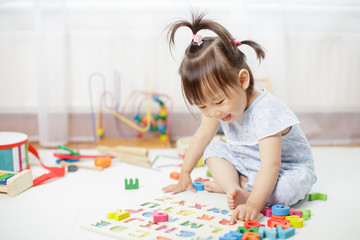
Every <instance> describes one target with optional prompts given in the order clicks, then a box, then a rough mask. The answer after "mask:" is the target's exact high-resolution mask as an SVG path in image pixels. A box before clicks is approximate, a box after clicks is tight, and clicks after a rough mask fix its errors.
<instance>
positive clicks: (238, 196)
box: [227, 187, 250, 210]
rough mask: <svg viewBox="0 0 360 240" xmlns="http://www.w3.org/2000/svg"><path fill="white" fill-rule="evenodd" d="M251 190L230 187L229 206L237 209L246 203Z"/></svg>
mask: <svg viewBox="0 0 360 240" xmlns="http://www.w3.org/2000/svg"><path fill="white" fill-rule="evenodd" d="M249 195H250V192H248V191H246V190H245V189H242V188H240V187H239V188H230V189H229V191H228V193H227V201H228V206H229V208H230V209H231V210H233V209H235V208H236V207H237V206H238V205H240V204H244V203H246V201H247V199H248V198H249Z"/></svg>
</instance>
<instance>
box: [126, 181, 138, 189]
mask: <svg viewBox="0 0 360 240" xmlns="http://www.w3.org/2000/svg"><path fill="white" fill-rule="evenodd" d="M125 189H126V190H129V189H139V179H138V178H135V183H134V180H133V179H132V178H130V180H129V181H128V179H127V178H125Z"/></svg>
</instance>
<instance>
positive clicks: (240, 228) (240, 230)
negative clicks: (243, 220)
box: [237, 226, 259, 233]
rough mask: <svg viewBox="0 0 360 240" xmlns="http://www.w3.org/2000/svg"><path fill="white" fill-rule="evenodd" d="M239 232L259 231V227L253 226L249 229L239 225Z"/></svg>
mask: <svg viewBox="0 0 360 240" xmlns="http://www.w3.org/2000/svg"><path fill="white" fill-rule="evenodd" d="M237 232H240V233H246V232H256V233H257V232H259V228H258V227H252V228H249V229H247V228H246V227H243V226H240V227H238V229H237Z"/></svg>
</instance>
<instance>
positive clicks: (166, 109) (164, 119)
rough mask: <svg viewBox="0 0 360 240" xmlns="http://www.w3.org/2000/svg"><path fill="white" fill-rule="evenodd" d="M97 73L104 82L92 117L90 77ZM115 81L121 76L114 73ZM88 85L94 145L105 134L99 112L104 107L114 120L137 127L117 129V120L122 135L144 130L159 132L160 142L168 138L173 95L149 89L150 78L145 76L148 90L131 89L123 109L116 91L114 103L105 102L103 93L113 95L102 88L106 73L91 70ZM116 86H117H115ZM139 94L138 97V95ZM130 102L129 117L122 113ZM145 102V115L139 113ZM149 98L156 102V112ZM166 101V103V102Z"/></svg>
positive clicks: (118, 82)
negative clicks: (157, 107)
mask: <svg viewBox="0 0 360 240" xmlns="http://www.w3.org/2000/svg"><path fill="white" fill-rule="evenodd" d="M96 76H98V77H100V80H101V81H102V85H103V93H102V96H101V98H100V104H99V111H98V113H97V116H96V117H95V111H94V104H93V96H92V95H93V93H92V81H93V78H94V77H96ZM115 83H116V84H117V85H118V86H120V79H119V77H117V79H115ZM89 89H90V92H89V93H90V103H91V115H92V124H93V135H94V143H95V146H97V145H98V143H99V142H100V140H102V139H103V138H104V136H105V132H104V128H103V126H102V115H103V110H104V111H105V112H107V113H110V114H111V115H112V116H114V117H115V119H116V120H119V121H122V122H123V123H125V124H126V125H128V126H130V127H131V128H133V129H135V130H136V131H137V134H125V133H124V132H122V131H120V127H119V121H116V124H117V125H116V127H117V131H118V133H119V135H120V136H125V137H136V136H137V137H142V136H143V134H144V133H145V132H159V133H160V140H161V142H168V141H169V136H170V135H169V134H170V125H171V117H172V99H171V98H170V97H169V96H168V95H166V94H161V93H154V92H152V91H151V87H150V81H149V80H148V79H147V91H133V92H132V93H131V94H130V96H129V98H128V99H127V101H126V102H125V104H124V105H123V107H122V109H121V110H120V109H119V108H120V94H119V91H118V92H116V93H115V95H116V96H115V98H116V99H117V100H116V103H115V104H113V106H111V107H110V106H108V104H107V103H106V99H105V97H106V95H110V96H111V97H112V99H113V98H114V97H113V95H112V93H110V92H109V91H106V88H105V77H104V76H103V75H102V74H101V73H93V74H91V75H90V77H89ZM115 90H117V89H115ZM140 97H141V98H142V99H141V100H140V101H139V100H138V99H139V98H140ZM129 102H132V103H133V107H132V112H131V115H132V116H133V117H132V118H133V119H132V120H131V119H129V118H127V117H125V112H126V110H127V108H126V107H127V103H129ZM143 102H146V114H145V116H142V115H141V107H142V103H143ZM152 102H156V103H157V104H159V106H160V109H159V112H158V113H156V114H155V113H153V111H152V109H153V106H152ZM136 103H137V108H136V112H134V108H135V104H136ZM167 104H168V105H169V106H167Z"/></svg>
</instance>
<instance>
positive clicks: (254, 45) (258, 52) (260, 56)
mask: <svg viewBox="0 0 360 240" xmlns="http://www.w3.org/2000/svg"><path fill="white" fill-rule="evenodd" d="M243 44H246V45H248V46H250V47H252V48H253V49H254V51H255V53H256V57H257V59H258V60H259V62H261V60H263V59H264V58H265V51H264V48H263V47H262V46H261V45H260V44H258V43H256V42H254V41H251V40H244V41H241V45H243Z"/></svg>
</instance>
